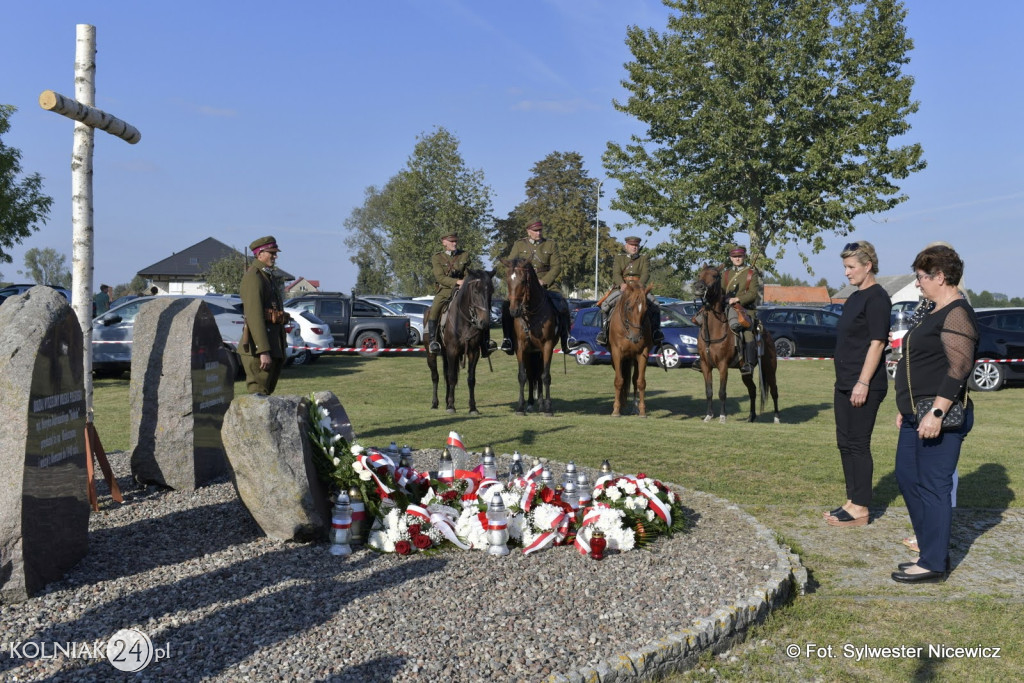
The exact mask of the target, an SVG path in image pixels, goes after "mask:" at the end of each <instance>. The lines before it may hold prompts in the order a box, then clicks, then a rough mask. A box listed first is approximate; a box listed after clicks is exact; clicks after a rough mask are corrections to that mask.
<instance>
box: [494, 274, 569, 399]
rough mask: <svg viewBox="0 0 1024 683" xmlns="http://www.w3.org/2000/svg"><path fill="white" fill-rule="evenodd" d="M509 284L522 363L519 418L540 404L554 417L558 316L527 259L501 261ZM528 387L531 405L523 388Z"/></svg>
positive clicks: (518, 353) (516, 340)
mask: <svg viewBox="0 0 1024 683" xmlns="http://www.w3.org/2000/svg"><path fill="white" fill-rule="evenodd" d="M502 265H504V266H505V270H506V275H505V282H506V284H507V285H508V310H509V314H510V315H511V316H512V319H513V324H514V327H515V334H516V338H515V348H516V359H517V360H518V361H519V404H518V405H517V406H516V415H525V414H526V409H527V405H529V407H530V408H531V409H532V408H533V406H534V401H535V397H536V401H537V402H539V403H540V408H541V410H542V411H543V412H544V414H545V415H547V416H549V417H550V416H551V415H552V412H551V356H552V354H553V353H554V350H555V344H556V343H557V342H558V316H557V315H556V314H555V308H554V306H553V305H552V304H551V300H550V299H548V294H547V292H546V291H545V290H544V287H543V286H542V285H541V284H540V279H539V278H538V277H537V273H536V271H534V269H533V264H531V263H530V262H529V261H527V260H525V259H520V258H517V259H512V260H511V261H502ZM527 386H528V387H529V390H528V395H529V403H528V404H527V402H526V400H525V399H526V396H525V395H524V388H525V387H527Z"/></svg>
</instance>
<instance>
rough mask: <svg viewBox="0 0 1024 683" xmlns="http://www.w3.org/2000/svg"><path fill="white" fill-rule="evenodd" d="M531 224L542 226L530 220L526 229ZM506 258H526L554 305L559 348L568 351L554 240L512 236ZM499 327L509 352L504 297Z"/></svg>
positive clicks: (509, 329) (503, 345) (510, 334)
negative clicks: (512, 240) (510, 247)
mask: <svg viewBox="0 0 1024 683" xmlns="http://www.w3.org/2000/svg"><path fill="white" fill-rule="evenodd" d="M534 226H539V228H543V225H541V223H540V221H534V222H533V223H531V224H530V225H529V226H527V228H526V229H527V230H531V229H533V228H534ZM508 258H509V259H510V260H511V259H516V258H521V259H523V260H524V261H529V262H530V263H531V264H532V265H533V270H534V271H535V272H536V273H537V279H538V280H540V284H541V285H542V286H543V287H544V289H545V290H547V293H548V297H549V298H550V299H551V303H552V304H553V305H554V307H555V312H556V314H557V315H558V336H559V338H560V339H561V342H562V352H563V353H569V346H568V344H567V340H568V337H569V304H568V303H567V302H566V300H565V299H564V298H563V297H562V292H561V291H560V290H559V289H558V285H556V284H555V283H556V282H558V276H559V275H561V274H562V256H561V254H559V253H558V244H557V243H556V242H555V241H554V240H549V239H545V238H543V237H540V238H538V239H536V240H533V239H530V238H529V237H526V238H523V239H519V240H516V243H515V244H513V245H512V250H511V251H510V252H509V253H508ZM501 327H502V330H503V332H504V334H505V339H504V341H502V343H501V348H502V349H503V350H504V351H505V352H506V353H512V352H513V350H514V349H513V347H512V340H513V339H514V338H515V329H514V328H513V327H512V315H511V314H510V313H509V311H508V301H506V302H505V303H503V304H502V306H501Z"/></svg>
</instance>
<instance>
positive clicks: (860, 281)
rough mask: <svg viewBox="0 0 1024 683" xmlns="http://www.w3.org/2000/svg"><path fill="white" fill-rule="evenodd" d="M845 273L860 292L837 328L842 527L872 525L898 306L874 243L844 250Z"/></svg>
mask: <svg viewBox="0 0 1024 683" xmlns="http://www.w3.org/2000/svg"><path fill="white" fill-rule="evenodd" d="M840 256H842V259H843V271H844V272H845V274H846V279H847V280H849V281H850V284H851V285H853V286H854V287H856V288H857V291H856V292H854V293H853V294H852V295H851V296H850V298H849V299H847V300H846V303H845V304H843V313H842V315H841V316H840V318H839V323H838V326H837V335H836V336H837V339H838V343H837V344H836V355H835V370H836V383H835V389H834V391H833V404H834V412H835V419H836V445H837V446H838V447H839V457H840V459H841V461H842V464H843V476H844V478H845V479H846V503H844V504H843V505H841V506H839V507H837V508H836V509H834V510H831V511H829V512H826V513H825V521H826V522H827V523H828V524H829V525H831V526H836V527H848V526H864V525H865V524H867V523H868V518H869V516H870V511H869V510H868V506H869V505H871V486H872V476H873V474H874V462H873V461H872V459H871V433H872V432H873V431H874V428H875V419H876V418H877V417H878V408H879V406H881V405H882V400H883V399H884V398H885V394H886V392H887V391H888V390H889V379H888V377H887V376H886V374H885V363H884V362H883V361H882V355H883V353H884V352H885V345H886V342H887V340H888V338H889V309H890V307H891V306H892V302H891V301H890V300H889V295H888V294H887V293H886V291H885V289H884V288H883V287H882V286H881V285H880V284H878V282H877V281H876V280H875V275H876V274H877V273H878V254H877V253H876V252H875V247H874V245H872V244H871V243H870V242H864V241H861V242H850V243H849V244H847V245H846V247H844V248H843V252H842V254H840Z"/></svg>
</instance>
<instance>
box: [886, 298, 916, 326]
mask: <svg viewBox="0 0 1024 683" xmlns="http://www.w3.org/2000/svg"><path fill="white" fill-rule="evenodd" d="M919 303H921V302H920V300H917V301H896V302H893V305H892V308H891V309H889V327H892V326H893V325H895V324H896V317H897V316H898V315H899V314H900V313H903V314H904V315H905V316H906V317H908V318H909V317H910V314H911V313H913V312H914V309H915V308H917V305H918V304H919Z"/></svg>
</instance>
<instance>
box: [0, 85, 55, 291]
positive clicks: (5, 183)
mask: <svg viewBox="0 0 1024 683" xmlns="http://www.w3.org/2000/svg"><path fill="white" fill-rule="evenodd" d="M15 111H17V109H16V108H15V107H13V106H11V105H9V104H0V262H3V263H10V262H11V255H10V254H8V253H7V250H8V249H10V248H11V247H13V246H14V245H15V244H20V243H21V241H22V240H23V239H25V238H26V237H28V236H29V235H31V234H32V231H33V230H38V229H39V226H40V225H41V224H45V223H46V218H47V217H48V216H49V215H50V205H51V204H53V199H52V198H50V197H47V196H46V195H44V194H43V193H42V187H43V179H42V177H41V176H40V175H39V174H38V173H33V174H32V175H29V176H25V177H24V178H21V179H20V180H19V178H18V176H19V175H20V174H21V150H18V149H15V148H14V147H8V146H7V145H5V144H4V141H3V136H4V135H5V134H6V133H7V131H9V130H10V129H11V124H10V121H9V119H10V117H11V115H12V114H13V113H14V112H15ZM50 284H53V283H50Z"/></svg>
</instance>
